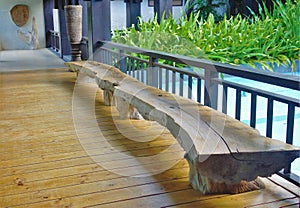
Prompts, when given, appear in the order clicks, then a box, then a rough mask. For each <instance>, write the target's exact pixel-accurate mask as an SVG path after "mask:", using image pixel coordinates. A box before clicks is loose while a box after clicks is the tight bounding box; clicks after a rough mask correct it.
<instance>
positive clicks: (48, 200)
mask: <svg viewBox="0 0 300 208" xmlns="http://www.w3.org/2000/svg"><path fill="white" fill-rule="evenodd" d="M75 81H76V75H75V73H70V72H67V71H66V70H65V69H56V70H55V69H54V70H43V71H27V72H16V73H0V98H1V100H0V109H1V111H0V127H1V128H0V135H1V136H0V158H1V160H0V207H1V208H2V207H118V208H121V207H129V208H131V207H255V208H256V207H299V187H296V186H294V185H292V184H290V183H288V182H286V181H284V180H283V179H281V178H280V177H278V176H276V175H275V176H272V177H271V178H268V179H267V178H266V179H263V181H264V182H265V184H266V188H265V189H263V190H259V191H253V192H249V193H243V194H237V195H226V194H222V195H208V196H202V195H201V194H200V193H199V192H197V191H195V190H193V189H191V187H190V186H189V184H188V178H187V175H188V165H187V163H186V162H185V160H184V159H181V160H180V161H179V162H178V163H177V164H176V165H175V166H173V167H171V168H169V169H168V170H166V171H164V172H162V173H159V174H156V175H151V174H150V175H149V176H147V177H133V176H124V175H136V176H138V175H141V174H147V173H151V170H153V169H156V167H157V168H159V167H164V165H165V164H166V163H168V162H170V161H171V162H172V161H174V160H176V156H177V155H182V153H183V152H182V150H181V149H180V148H179V147H178V145H176V141H175V140H174V139H173V137H172V136H171V135H170V134H169V133H168V132H167V131H166V130H161V129H160V128H159V127H158V126H156V125H155V124H153V123H151V122H147V121H119V120H118V116H117V113H116V112H115V110H114V109H111V108H110V107H105V106H103V103H102V96H101V93H99V92H98V93H97V96H96V106H95V112H96V113H95V116H96V119H97V121H98V124H99V130H100V131H101V135H102V138H97V136H98V133H99V132H96V131H94V130H91V129H89V128H87V129H86V131H85V132H86V133H82V132H81V133H82V134H84V136H85V137H84V138H83V139H81V140H79V139H78V138H82V137H80V136H79V137H78V135H77V134H76V131H75V128H74V124H73V117H72V95H73V88H74V83H75ZM87 94H88V93H87ZM89 96H91V95H87V96H85V95H82V100H85V99H89ZM79 110H80V109H79ZM81 110H82V112H84V111H85V110H86V109H84V107H83V108H82V109H81ZM86 119H87V118H86V117H85V116H84V113H83V114H82V121H85V120H86ZM86 122H89V121H88V120H87V121H86ZM92 129H93V128H92ZM153 129H160V131H159V132H160V133H159V134H157V132H155V131H153ZM77 133H78V132H77ZM151 136H152V137H151ZM150 137H151V138H155V139H154V140H151V141H144V142H139V140H145V138H146V139H147V138H150ZM133 138H134V139H133ZM97 139H99V140H97ZM104 141H106V142H108V143H109V144H110V145H108V146H107V143H105V142H104ZM172 144H173V146H174V148H173V149H172V150H171V151H170V152H168V153H164V152H163V150H166V149H168V147H169V146H170V145H172ZM83 147H85V148H86V149H85V150H88V152H86V151H85V150H84V149H83ZM120 152H122V153H124V154H123V155H129V156H133V157H137V156H139V157H142V156H143V157H148V158H151V157H149V156H151V155H152V156H153V155H157V154H158V153H160V154H159V155H160V156H161V157H160V158H159V159H157V158H155V157H154V158H152V159H150V160H149V161H148V163H147V164H144V163H143V164H140V165H136V162H135V161H134V160H133V159H127V158H125V157H124V158H122V154H118V153H120ZM90 155H92V156H93V158H94V159H95V160H96V161H97V162H95V160H93V159H92V158H91V157H90ZM153 164H155V166H153ZM107 165H112V166H109V168H107V167H108V166H107ZM107 169H109V170H107Z"/></svg>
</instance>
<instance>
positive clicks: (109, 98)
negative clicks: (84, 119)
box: [103, 90, 115, 106]
mask: <svg viewBox="0 0 300 208" xmlns="http://www.w3.org/2000/svg"><path fill="white" fill-rule="evenodd" d="M103 98H104V105H105V106H114V105H115V98H114V96H113V92H112V91H110V90H103Z"/></svg>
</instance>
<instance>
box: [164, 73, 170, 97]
mask: <svg viewBox="0 0 300 208" xmlns="http://www.w3.org/2000/svg"><path fill="white" fill-rule="evenodd" d="M169 73H170V70H168V69H166V89H165V90H166V91H167V92H169V82H170V76H169V75H170V74H169Z"/></svg>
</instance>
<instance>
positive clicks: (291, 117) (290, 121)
mask: <svg viewBox="0 0 300 208" xmlns="http://www.w3.org/2000/svg"><path fill="white" fill-rule="evenodd" d="M294 122H295V105H293V104H290V103H289V104H288V116H287V129H286V143H288V144H293V135H294ZM284 173H285V174H287V173H291V164H288V165H287V167H286V168H284Z"/></svg>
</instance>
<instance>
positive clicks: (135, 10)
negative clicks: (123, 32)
mask: <svg viewBox="0 0 300 208" xmlns="http://www.w3.org/2000/svg"><path fill="white" fill-rule="evenodd" d="M124 2H125V3H126V27H131V26H132V25H134V26H135V28H136V29H137V26H138V19H137V17H139V16H141V2H142V0H124Z"/></svg>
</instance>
